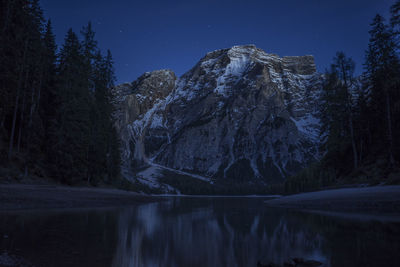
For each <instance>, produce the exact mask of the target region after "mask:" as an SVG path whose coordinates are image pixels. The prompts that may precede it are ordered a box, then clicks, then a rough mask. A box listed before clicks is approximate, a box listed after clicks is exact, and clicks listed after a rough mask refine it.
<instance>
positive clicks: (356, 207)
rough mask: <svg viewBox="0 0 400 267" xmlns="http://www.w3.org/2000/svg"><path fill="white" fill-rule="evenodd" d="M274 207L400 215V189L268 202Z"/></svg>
mask: <svg viewBox="0 0 400 267" xmlns="http://www.w3.org/2000/svg"><path fill="white" fill-rule="evenodd" d="M265 203H266V205H268V206H273V207H285V208H297V209H312V210H324V211H371V212H390V213H398V214H400V186H398V185H395V186H373V187H357V188H343V189H332V190H324V191H317V192H309V193H301V194H296V195H290V196H284V197H280V198H276V199H272V200H267V201H265Z"/></svg>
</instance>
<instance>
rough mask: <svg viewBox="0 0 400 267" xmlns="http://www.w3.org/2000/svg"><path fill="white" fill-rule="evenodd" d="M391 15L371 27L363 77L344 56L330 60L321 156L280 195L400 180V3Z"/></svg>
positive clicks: (322, 106) (322, 114)
mask: <svg viewBox="0 0 400 267" xmlns="http://www.w3.org/2000/svg"><path fill="white" fill-rule="evenodd" d="M390 14H391V17H390V20H389V21H385V18H384V17H383V16H381V15H379V14H377V15H376V16H375V17H374V18H373V20H372V22H371V24H370V31H369V43H368V49H367V50H366V52H365V62H364V64H363V73H362V75H361V76H358V77H356V76H355V74H354V69H355V63H354V61H353V60H352V59H351V58H350V57H347V56H346V55H345V54H344V53H343V52H338V53H337V54H336V56H335V57H334V59H333V62H332V65H331V67H330V69H328V70H327V71H326V73H325V82H324V85H323V91H322V97H321V103H320V107H319V109H320V119H321V136H320V138H321V140H322V147H321V151H322V152H323V157H322V159H321V161H319V162H316V163H314V164H311V165H310V166H309V167H308V168H305V169H304V170H302V171H301V172H300V173H299V174H297V175H295V176H293V177H290V178H289V179H288V180H287V181H286V182H285V183H284V188H283V189H281V190H282V191H283V192H286V193H295V192H302V191H311V190H316V189H320V188H322V187H328V186H337V185H345V184H360V183H365V184H369V185H372V184H381V183H384V184H398V183H399V182H400V170H399V160H400V140H399V137H400V47H399V45H400V43H399V41H400V1H397V2H396V3H395V4H394V5H393V6H392V7H391V8H390Z"/></svg>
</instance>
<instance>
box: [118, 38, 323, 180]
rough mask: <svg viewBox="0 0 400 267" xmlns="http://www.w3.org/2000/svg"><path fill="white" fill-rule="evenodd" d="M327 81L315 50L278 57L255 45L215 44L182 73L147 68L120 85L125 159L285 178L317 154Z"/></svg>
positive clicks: (133, 164)
mask: <svg viewBox="0 0 400 267" xmlns="http://www.w3.org/2000/svg"><path fill="white" fill-rule="evenodd" d="M321 84H322V75H321V74H319V73H318V72H317V71H316V66H315V63H314V58H313V57H312V56H299V57H283V58H280V57H279V56H277V55H274V54H267V53H266V52H264V51H263V50H261V49H259V48H257V47H255V46H254V45H244V46H234V47H232V48H229V49H221V50H216V51H212V52H209V53H207V54H206V55H205V56H204V57H203V58H202V59H200V61H199V62H198V63H197V64H196V65H195V66H194V67H193V68H192V69H191V70H189V71H188V72H186V73H185V74H183V75H182V76H181V77H180V78H177V77H176V75H175V74H174V73H173V72H172V71H171V70H159V71H154V72H147V73H145V74H143V75H142V76H140V77H139V78H138V79H137V80H136V81H134V82H133V83H131V84H122V85H120V86H117V87H116V89H115V91H116V94H117V95H118V101H117V102H118V103H116V106H117V112H116V116H115V118H116V125H117V129H118V131H119V133H120V136H121V140H122V144H123V146H122V147H123V149H122V158H123V167H124V168H126V169H129V170H135V169H137V168H142V167H144V166H146V165H147V164H148V163H151V162H154V163H155V164H159V165H162V166H165V167H167V168H170V169H176V170H179V171H185V172H189V173H193V174H198V175H202V176H205V177H209V178H210V179H213V180H217V181H218V180H219V179H232V180H233V181H237V182H243V181H245V182H250V183H261V184H270V183H273V182H276V181H280V180H282V179H284V178H285V177H286V176H287V175H290V174H293V173H295V172H296V171H298V170H300V169H301V168H302V167H304V166H306V165H307V164H308V163H310V162H312V161H314V160H316V159H317V158H319V151H318V145H319V131H318V127H319V120H318V118H317V109H316V102H317V101H318V99H319V93H320V89H321ZM130 173H132V172H130ZM133 173H134V171H133Z"/></svg>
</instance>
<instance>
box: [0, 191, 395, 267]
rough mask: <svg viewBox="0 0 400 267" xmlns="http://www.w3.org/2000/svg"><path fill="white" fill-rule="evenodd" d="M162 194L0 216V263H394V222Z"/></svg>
mask: <svg viewBox="0 0 400 267" xmlns="http://www.w3.org/2000/svg"><path fill="white" fill-rule="evenodd" d="M264 200H265V199H264V198H239V197H238V198H223V197H216V198H206V197H181V198H178V197H176V198H175V197H167V198H165V201H160V202H155V203H148V204H142V205H138V206H134V207H124V208H107V209H94V210H66V211H25V212H7V213H6V212H2V213H0V266H36V267H40V266H45V267H47V266H56V267H62V266H96V267H100V266H115V267H125V266H168V267H169V266H185V267H187V266H193V267H195V266H254V267H255V266H257V262H261V263H264V264H266V263H269V262H274V263H276V264H283V263H284V262H286V261H290V259H292V258H295V257H301V258H304V259H307V260H317V261H319V262H322V263H323V264H324V265H323V266H386V267H387V266H400V257H399V255H400V254H399V253H400V222H399V221H396V220H386V219H381V218H380V217H379V216H376V217H369V216H358V215H357V216H332V215H331V214H315V213H310V212H301V211H293V210H286V209H277V208H268V207H266V206H265V205H264Z"/></svg>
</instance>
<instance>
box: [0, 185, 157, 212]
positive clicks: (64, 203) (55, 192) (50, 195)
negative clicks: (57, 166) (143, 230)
mask: <svg viewBox="0 0 400 267" xmlns="http://www.w3.org/2000/svg"><path fill="white" fill-rule="evenodd" d="M155 199H156V198H155V197H149V196H144V195H140V194H137V193H133V192H127V191H123V190H116V189H106V188H104V189H103V188H84V187H81V188H76V187H67V186H56V185H22V184H12V185H5V184H3V185H0V210H21V209H22V210H25V209H65V208H101V207H112V206H126V205H135V204H140V203H145V202H151V201H155Z"/></svg>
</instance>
